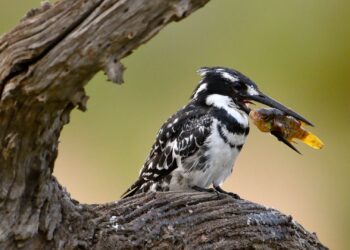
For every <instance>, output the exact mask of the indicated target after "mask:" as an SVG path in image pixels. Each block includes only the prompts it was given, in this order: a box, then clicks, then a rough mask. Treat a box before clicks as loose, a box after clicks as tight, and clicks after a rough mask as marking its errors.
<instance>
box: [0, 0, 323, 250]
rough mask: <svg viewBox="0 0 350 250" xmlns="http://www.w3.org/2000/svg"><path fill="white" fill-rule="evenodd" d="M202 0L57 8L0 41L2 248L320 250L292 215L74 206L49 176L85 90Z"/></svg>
mask: <svg viewBox="0 0 350 250" xmlns="http://www.w3.org/2000/svg"><path fill="white" fill-rule="evenodd" d="M208 1H209V0H169V1H163V0H152V1H146V0H129V1H127V0H61V1H58V2H56V3H54V4H52V5H51V4H49V3H44V4H43V5H42V6H41V7H40V8H38V9H32V10H30V11H29V12H28V13H27V15H26V16H25V17H24V18H23V19H22V20H21V21H20V23H19V24H18V25H17V26H16V27H15V28H14V29H13V30H12V31H10V32H9V33H7V34H5V35H3V36H2V37H1V38H0V218H1V219H0V249H20V248H22V249H134V248H135V249H139V248H155V249H167V248H176V249H195V248H201V249H202V248H203V249H214V248H217V249H242V248H243V249H250V248H252V249H255V248H257V249H325V247H324V246H323V245H322V244H321V243H320V242H319V241H318V239H317V237H316V235H314V234H311V233H309V232H307V231H305V230H304V229H303V228H302V227H301V226H300V225H299V224H297V223H296V222H294V221H293V220H292V218H291V217H290V216H285V215H283V214H281V213H279V212H278V211H276V210H273V209H268V208H265V207H262V206H260V205H257V204H254V203H251V202H249V201H244V200H233V199H232V198H230V197H228V196H225V195H220V196H218V195H216V194H209V193H208V194H207V193H156V194H144V195H137V196H135V197H131V198H128V199H125V200H121V201H118V202H114V203H109V204H101V205H85V204H79V202H77V201H75V200H73V199H72V198H71V197H70V195H69V193H68V192H67V191H66V190H65V189H64V188H62V186H61V185H60V184H59V183H58V182H57V180H56V179H55V178H54V177H53V176H52V172H53V168H54V162H55V159H56V157H57V148H58V139H59V136H60V132H61V130H62V128H63V126H64V125H65V124H67V123H68V122H69V115H70V112H71V110H72V109H74V108H76V107H77V108H79V109H81V110H85V109H86V102H87V99H88V97H87V96H86V95H85V92H84V86H85V85H86V84H87V82H88V81H89V80H90V79H91V78H92V77H93V76H94V75H95V73H96V72H98V71H100V70H103V71H104V72H106V74H107V76H108V78H109V79H110V80H111V81H113V82H116V83H121V82H122V81H123V78H122V73H123V70H124V67H123V65H122V64H121V63H120V61H121V59H122V58H124V57H126V56H127V55H129V54H130V53H132V51H133V50H134V49H136V48H137V47H138V46H139V45H141V44H142V43H145V42H146V41H148V40H149V39H150V38H152V37H153V36H154V35H155V34H157V32H158V31H159V30H160V29H162V28H163V27H164V26H166V25H167V24H168V23H170V22H171V21H178V20H181V19H182V18H184V17H186V16H188V15H189V14H191V13H192V12H194V11H195V10H197V9H199V8H201V7H202V6H204V5H205V4H206V3H207V2H208Z"/></svg>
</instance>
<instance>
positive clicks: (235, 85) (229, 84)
mask: <svg viewBox="0 0 350 250" xmlns="http://www.w3.org/2000/svg"><path fill="white" fill-rule="evenodd" d="M198 73H199V74H200V75H201V77H202V80H201V81H200V83H199V85H198V87H197V88H196V89H195V91H194V93H193V95H192V99H195V100H198V101H204V102H208V98H211V99H210V100H214V101H215V100H217V101H222V99H221V100H220V98H212V97H213V96H215V97H222V98H230V100H232V102H233V103H234V104H235V105H236V106H237V107H238V108H240V109H241V110H243V111H244V112H246V113H247V114H249V112H250V108H249V106H248V104H249V103H251V102H252V101H255V102H259V103H262V104H265V105H267V106H269V107H272V108H276V109H278V110H280V111H282V112H283V113H284V114H286V115H290V116H292V117H294V118H296V119H298V120H300V121H303V122H305V123H306V124H308V125H312V124H311V123H310V122H309V121H307V120H306V119H305V118H303V117H302V116H301V115H299V114H297V113H296V112H294V111H293V110H291V109H289V108H287V107H285V106H284V105H282V104H280V103H279V102H277V101H275V100H273V99H272V98H270V97H268V96H267V95H265V94H263V93H262V92H261V91H260V90H259V88H258V86H257V85H256V84H255V83H254V82H253V81H252V80H250V79H249V78H248V77H246V76H245V75H243V74H242V73H240V72H239V71H237V70H234V69H230V68H225V67H203V68H200V69H199V70H198Z"/></svg>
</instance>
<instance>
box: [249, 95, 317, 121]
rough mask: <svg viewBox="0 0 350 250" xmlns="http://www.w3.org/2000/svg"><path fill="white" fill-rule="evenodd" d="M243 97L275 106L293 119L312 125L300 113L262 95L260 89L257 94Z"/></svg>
mask: <svg viewBox="0 0 350 250" xmlns="http://www.w3.org/2000/svg"><path fill="white" fill-rule="evenodd" d="M245 99H248V100H252V101H257V102H260V103H262V104H265V105H267V106H269V107H271V108H276V109H278V110H280V111H282V112H283V113H284V114H286V115H290V116H292V117H294V118H295V119H298V120H300V121H302V122H304V123H306V124H307V125H310V126H314V125H313V124H312V123H311V122H309V121H308V120H306V119H305V118H304V117H302V116H301V115H299V114H297V113H295V112H294V111H293V110H291V109H289V108H287V107H285V106H283V105H282V104H280V103H279V102H277V101H275V100H274V99H272V98H270V97H268V96H266V95H264V94H263V93H261V92H260V91H259V93H258V94H257V95H248V96H246V97H245Z"/></svg>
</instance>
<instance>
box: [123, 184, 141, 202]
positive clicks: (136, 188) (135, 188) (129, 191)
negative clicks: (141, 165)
mask: <svg viewBox="0 0 350 250" xmlns="http://www.w3.org/2000/svg"><path fill="white" fill-rule="evenodd" d="M140 187H141V180H137V181H136V182H135V183H134V184H132V185H131V187H129V188H128V189H127V190H126V191H125V192H124V193H123V194H122V195H121V198H122V199H124V198H127V197H131V196H133V195H134V194H136V193H137V191H139V190H140Z"/></svg>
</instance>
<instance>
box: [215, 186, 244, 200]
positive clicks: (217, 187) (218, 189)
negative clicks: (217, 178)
mask: <svg viewBox="0 0 350 250" xmlns="http://www.w3.org/2000/svg"><path fill="white" fill-rule="evenodd" d="M214 190H215V191H216V192H218V193H221V194H227V195H229V196H231V197H232V198H234V199H237V200H241V197H240V196H239V195H238V194H235V193H232V192H227V191H225V190H223V189H222V188H221V187H220V186H214Z"/></svg>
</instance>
